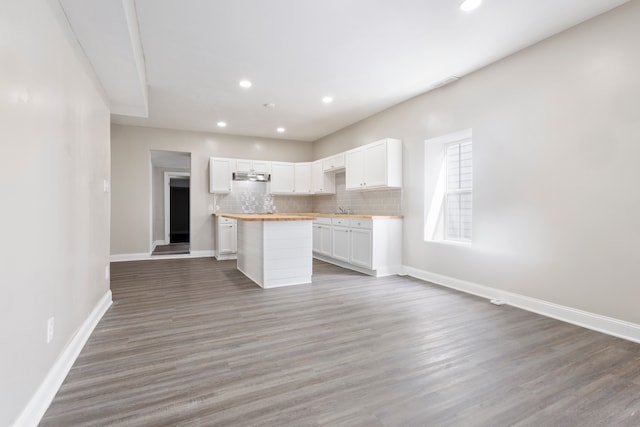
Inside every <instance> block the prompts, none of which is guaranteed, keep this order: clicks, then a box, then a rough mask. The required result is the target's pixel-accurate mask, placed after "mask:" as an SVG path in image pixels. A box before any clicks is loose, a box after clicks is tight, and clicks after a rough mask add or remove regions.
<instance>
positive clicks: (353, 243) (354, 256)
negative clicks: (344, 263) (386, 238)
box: [349, 228, 373, 269]
mask: <svg viewBox="0 0 640 427" xmlns="http://www.w3.org/2000/svg"><path fill="white" fill-rule="evenodd" d="M372 247H373V241H372V239H371V230H369V229H366V228H351V229H350V236H349V249H350V250H349V262H350V263H351V264H354V265H357V266H360V267H364V268H369V269H370V268H371V267H372V264H371V250H372Z"/></svg>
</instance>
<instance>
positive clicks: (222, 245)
mask: <svg viewBox="0 0 640 427" xmlns="http://www.w3.org/2000/svg"><path fill="white" fill-rule="evenodd" d="M214 230H215V239H214V241H215V245H216V247H215V251H214V252H215V257H216V259H219V260H224V259H236V258H237V254H238V238H237V232H238V230H237V222H236V220H235V219H232V218H224V217H221V216H217V217H216V222H215V226H214Z"/></svg>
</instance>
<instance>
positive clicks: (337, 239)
mask: <svg viewBox="0 0 640 427" xmlns="http://www.w3.org/2000/svg"><path fill="white" fill-rule="evenodd" d="M350 234H351V233H350V229H349V228H348V227H338V226H332V228H331V258H333V259H336V260H338V261H344V262H346V263H348V262H349V261H350V259H349V236H350Z"/></svg>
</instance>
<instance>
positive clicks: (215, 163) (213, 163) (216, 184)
mask: <svg viewBox="0 0 640 427" xmlns="http://www.w3.org/2000/svg"><path fill="white" fill-rule="evenodd" d="M233 172H235V160H234V159H226V158H221V157H211V158H209V193H215V194H225V193H229V192H231V176H232V174H233Z"/></svg>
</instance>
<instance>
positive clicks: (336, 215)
mask: <svg viewBox="0 0 640 427" xmlns="http://www.w3.org/2000/svg"><path fill="white" fill-rule="evenodd" d="M291 215H308V216H314V217H324V218H362V219H390V218H402V215H366V214H339V213H332V214H328V213H317V212H314V213H309V212H302V213H295V214H291Z"/></svg>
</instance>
